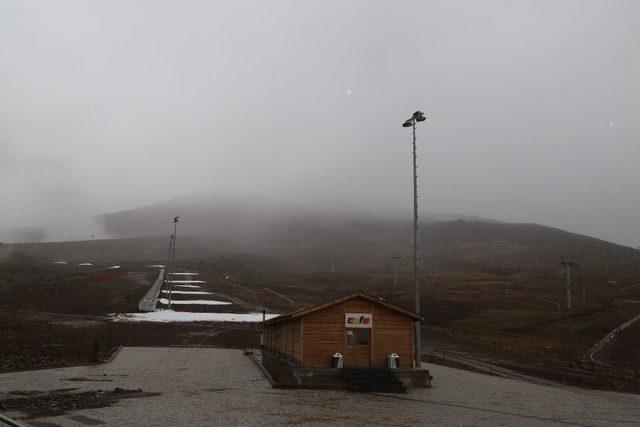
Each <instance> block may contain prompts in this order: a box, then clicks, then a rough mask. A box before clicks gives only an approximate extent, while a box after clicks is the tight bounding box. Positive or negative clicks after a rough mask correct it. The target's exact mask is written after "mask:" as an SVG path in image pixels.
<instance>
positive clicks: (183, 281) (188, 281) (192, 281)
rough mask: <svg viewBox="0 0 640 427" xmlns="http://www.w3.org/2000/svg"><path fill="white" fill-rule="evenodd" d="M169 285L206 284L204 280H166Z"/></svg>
mask: <svg viewBox="0 0 640 427" xmlns="http://www.w3.org/2000/svg"><path fill="white" fill-rule="evenodd" d="M167 282H169V283H207V282H205V281H204V280H167Z"/></svg>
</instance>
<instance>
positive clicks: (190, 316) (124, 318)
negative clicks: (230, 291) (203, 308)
mask: <svg viewBox="0 0 640 427" xmlns="http://www.w3.org/2000/svg"><path fill="white" fill-rule="evenodd" d="M278 316H279V314H267V315H266V316H265V319H267V320H269V319H272V318H274V317H278ZM112 320H113V321H115V322H262V313H190V312H185V311H173V310H158V311H151V312H147V313H124V314H116V315H114V316H113V318H112Z"/></svg>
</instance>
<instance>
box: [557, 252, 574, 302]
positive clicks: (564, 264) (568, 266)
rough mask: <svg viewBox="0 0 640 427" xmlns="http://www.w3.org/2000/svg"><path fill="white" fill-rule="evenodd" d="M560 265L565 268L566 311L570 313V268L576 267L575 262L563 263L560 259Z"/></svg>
mask: <svg viewBox="0 0 640 427" xmlns="http://www.w3.org/2000/svg"><path fill="white" fill-rule="evenodd" d="M560 265H562V266H564V267H566V268H567V270H566V273H567V286H566V289H567V311H571V267H572V266H574V265H576V263H575V262H573V261H565V260H563V259H560Z"/></svg>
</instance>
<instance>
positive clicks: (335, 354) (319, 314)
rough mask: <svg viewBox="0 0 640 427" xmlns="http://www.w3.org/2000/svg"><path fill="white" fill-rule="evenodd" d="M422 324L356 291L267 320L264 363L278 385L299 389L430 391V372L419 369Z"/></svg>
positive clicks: (415, 317)
mask: <svg viewBox="0 0 640 427" xmlns="http://www.w3.org/2000/svg"><path fill="white" fill-rule="evenodd" d="M418 320H422V316H420V315H418V314H416V313H414V312H411V311H409V310H405V309H403V308H401V307H398V306H396V305H394V304H391V303H389V302H387V301H385V300H383V299H381V298H377V297H375V296H373V295H371V294H368V293H366V292H362V291H358V292H354V293H351V294H349V295H346V296H343V297H341V298H338V299H335V300H333V301H329V302H327V303H324V304H320V305H317V306H314V307H310V308H305V309H301V310H298V311H294V312H292V313H289V314H286V315H282V316H279V317H276V318H274V319H271V320H268V321H266V322H265V326H264V335H263V349H262V363H263V366H264V367H265V368H266V369H267V370H268V371H269V372H270V374H271V376H272V377H273V378H275V379H276V382H280V383H289V384H296V385H299V386H340V385H342V386H346V387H347V388H350V389H357V390H362V391H403V390H404V387H405V386H417V387H419V386H422V387H427V386H429V385H430V380H431V377H430V375H429V372H428V371H427V370H426V369H422V368H420V367H418V368H414V366H413V360H414V357H413V351H414V350H413V348H414V347H413V330H414V328H413V327H414V325H413V323H414V322H415V321H418ZM385 378H386V379H385ZM385 382H386V386H385V384H383V383H385Z"/></svg>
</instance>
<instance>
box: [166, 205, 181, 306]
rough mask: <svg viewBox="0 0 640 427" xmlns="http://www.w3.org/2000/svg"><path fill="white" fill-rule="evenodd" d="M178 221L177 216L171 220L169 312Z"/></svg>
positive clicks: (174, 269) (174, 267)
mask: <svg viewBox="0 0 640 427" xmlns="http://www.w3.org/2000/svg"><path fill="white" fill-rule="evenodd" d="M179 219H180V217H179V216H176V217H175V218H173V245H171V273H170V274H171V277H170V279H169V298H168V299H169V304H168V306H169V310H171V302H172V300H173V295H172V292H171V291H173V280H174V279H175V274H174V273H175V272H176V238H177V232H178V220H179Z"/></svg>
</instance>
